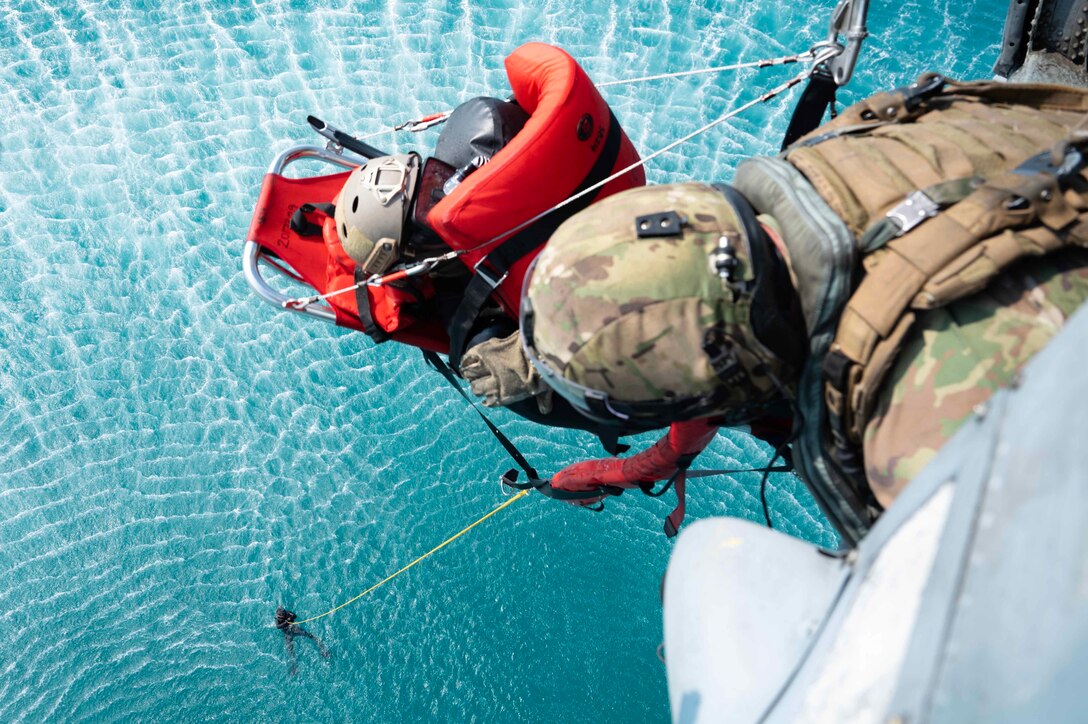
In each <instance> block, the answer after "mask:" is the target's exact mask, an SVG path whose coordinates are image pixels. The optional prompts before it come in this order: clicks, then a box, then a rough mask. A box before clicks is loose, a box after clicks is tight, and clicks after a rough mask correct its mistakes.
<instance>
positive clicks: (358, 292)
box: [355, 266, 433, 354]
mask: <svg viewBox="0 0 1088 724" xmlns="http://www.w3.org/2000/svg"><path fill="white" fill-rule="evenodd" d="M368 276H369V275H367V274H365V273H364V272H363V270H362V269H360V268H359V267H358V266H356V267H355V283H356V284H357V285H358V286H356V287H355V304H356V305H357V306H358V307H359V321H360V322H362V323H363V331H364V332H366V333H367V335H368V336H369V337H370V338H371V339H372V340H374V341H375V342H376V343H377V344H381V343H382V342H385V341H387V340H388V339H389V333H388V332H386V331H385V330H384V329H382V328H381V327H379V326H378V323H377V322H375V321H374V315H373V314H372V313H371V312H370V295H369V294H368V293H367V290H366V280H367V277H368ZM432 354H433V352H432Z"/></svg>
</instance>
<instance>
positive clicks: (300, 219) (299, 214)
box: [291, 204, 336, 236]
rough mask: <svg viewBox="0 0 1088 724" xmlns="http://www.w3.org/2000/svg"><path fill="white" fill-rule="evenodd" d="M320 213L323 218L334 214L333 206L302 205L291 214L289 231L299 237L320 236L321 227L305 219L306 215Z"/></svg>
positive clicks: (334, 207) (334, 208)
mask: <svg viewBox="0 0 1088 724" xmlns="http://www.w3.org/2000/svg"><path fill="white" fill-rule="evenodd" d="M315 211H320V212H321V213H322V214H323V215H324V216H333V215H335V214H336V206H335V205H334V204H303V205H302V206H299V207H298V208H297V209H295V213H293V214H291V231H293V232H295V233H296V234H298V235H299V236H321V225H320V224H315V223H314V222H312V221H310V220H309V219H307V218H306V216H307V214H312V213H314V212H315Z"/></svg>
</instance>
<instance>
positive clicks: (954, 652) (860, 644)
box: [664, 0, 1088, 724]
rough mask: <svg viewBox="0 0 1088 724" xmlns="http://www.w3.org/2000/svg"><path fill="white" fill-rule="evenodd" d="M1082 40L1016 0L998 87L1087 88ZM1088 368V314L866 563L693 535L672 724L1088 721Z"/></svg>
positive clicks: (943, 467)
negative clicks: (1016, 83)
mask: <svg viewBox="0 0 1088 724" xmlns="http://www.w3.org/2000/svg"><path fill="white" fill-rule="evenodd" d="M1078 20H1080V21H1081V22H1078ZM1085 22H1088V2H1086V1H1085V0H1081V1H1080V2H1068V1H1066V0H1055V1H1054V2H1050V0H1041V1H1040V0H1023V1H1021V0H1012V3H1011V6H1010V12H1009V19H1008V21H1007V23H1006V31H1005V39H1006V42H1005V44H1003V46H1002V47H1003V48H1004V49H1006V52H1005V53H1002V56H1001V59H1000V60H999V62H998V66H997V68H996V72H997V74H998V76H999V77H1003V78H1009V79H1014V80H1027V79H1031V80H1033V81H1040V80H1042V81H1048V82H1059V83H1066V84H1069V83H1076V84H1078V85H1088V76H1086V72H1085V62H1086V53H1085V46H1086V43H1088V31H1085V30H1082V29H1083V28H1085ZM1068 28H1074V30H1073V31H1072V34H1069V33H1067V32H1065V31H1066V30H1067V29H1068ZM1067 35H1068V36H1069V37H1071V38H1073V39H1075V41H1076V42H1072V41H1063V40H1062V39H1063V38H1065V37H1066V36H1067ZM1010 39H1011V40H1010ZM1010 42H1011V43H1012V45H1011V46H1010ZM1010 48H1011V50H1010ZM1055 69H1056V70H1055ZM1086 352H1088V307H1083V308H1081V310H1080V311H1078V312H1077V313H1076V314H1075V315H1073V317H1071V318H1070V319H1069V321H1068V323H1067V325H1066V327H1065V328H1064V329H1063V330H1062V332H1061V333H1060V334H1059V335H1057V336H1056V337H1055V339H1054V340H1053V341H1052V342H1051V343H1050V344H1049V345H1048V346H1047V347H1046V348H1045V349H1044V350H1043V351H1042V352H1041V353H1039V354H1038V355H1037V356H1036V357H1035V358H1034V359H1032V360H1031V361H1030V363H1029V364H1028V365H1027V366H1026V367H1025V369H1024V372H1023V374H1022V375H1021V376H1020V379H1019V381H1018V384H1017V385H1016V386H1015V387H1013V388H1010V389H1005V390H1002V391H1000V392H998V393H997V394H996V395H994V396H993V398H991V400H990V402H989V403H988V404H987V405H986V406H985V407H984V408H980V409H979V410H978V411H977V412H976V416H975V419H974V420H973V421H970V422H968V423H967V424H965V425H964V426H963V428H962V429H961V430H960V431H959V433H958V434H957V435H956V436H955V437H954V438H953V439H952V440H951V441H949V443H948V444H947V445H946V446H945V447H944V448H943V449H942V450H941V452H940V454H939V455H938V456H937V457H936V458H935V459H934V461H933V462H932V463H931V464H930V465H929V466H928V467H927V468H926V469H925V471H924V472H923V473H922V474H921V475H920V476H919V477H918V478H916V479H915V480H914V481H913V482H912V483H911V485H910V486H908V488H907V489H906V491H905V492H904V493H903V494H902V495H901V496H900V497H899V498H898V499H897V500H896V502H895V503H894V504H893V505H892V506H891V507H890V508H889V509H888V510H887V511H886V512H885V513H884V515H883V516H882V517H881V518H880V519H879V520H878V521H877V522H876V524H875V525H874V527H873V528H872V530H871V531H870V532H869V533H868V535H866V536H865V537H864V538H863V539H862V540H861V542H860V543H859V545H858V546H857V547H856V548H854V549H851V550H848V551H836V552H829V551H823V550H820V549H818V548H816V547H814V546H812V545H810V544H808V543H805V542H803V541H800V540H797V539H794V538H790V537H789V536H786V535H784V534H782V533H779V532H777V531H772V530H768V529H766V528H763V527H761V526H758V525H756V524H753V523H750V522H747V521H742V520H738V519H733V518H711V519H707V520H702V521H698V522H696V523H695V524H693V525H691V526H690V527H689V528H688V529H687V530H685V531H684V532H683V533H682V534H681V535H680V538H679V540H678V542H677V545H676V549H675V551H674V552H673V555H672V558H671V560H670V562H669V568H668V572H667V575H666V579H665V589H664V606H665V611H664V618H665V622H664V623H665V658H666V661H667V668H668V683H669V699H670V704H671V707H672V716H673V720H674V721H675V722H679V723H683V724H691V723H693V722H719V721H730V722H881V723H890V722H898V723H902V724H906V723H908V722H909V723H910V724H914V723H915V722H983V721H984V722H1083V721H1088V693H1086V690H1085V682H1088V374H1086V373H1085V368H1084V358H1085V353H1086Z"/></svg>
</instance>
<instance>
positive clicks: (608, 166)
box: [449, 111, 622, 368]
mask: <svg viewBox="0 0 1088 724" xmlns="http://www.w3.org/2000/svg"><path fill="white" fill-rule="evenodd" d="M621 140H622V137H621V131H620V124H619V121H617V120H616V116H615V115H614V114H613V113H612V111H609V112H608V135H607V136H606V137H605V141H604V146H603V148H602V149H601V153H600V155H599V156H597V160H596V161H595V162H594V164H593V167H592V168H590V170H589V173H588V174H587V175H586V177H585V178H584V179H583V180H582V183H580V184H579V185H578V188H577V189H575V190H574V191H573V192H572V193H571V194H570V195H571V196H577V195H578V194H579V193H581V192H582V191H584V190H586V189H588V188H589V187H591V186H593V185H594V184H596V183H599V182H600V181H602V180H604V179H606V178H608V175H609V174H610V173H611V172H612V167H613V166H615V165H616V159H617V158H618V157H619V153H620V142H621ZM598 195H599V194H595V195H590V194H587V195H585V196H583V197H581V198H579V199H577V200H576V201H574V202H573V203H571V204H568V205H566V206H564V207H563V208H562V209H556V210H555V211H552V212H551V213H550V214H548V215H547V216H545V217H544V218H542V219H540V220H539V221H537V222H536V223H535V224H533V225H531V226H529V227H528V228H526V229H523V230H522V231H520V232H518V233H517V234H515V235H514V236H512V237H510V238H509V239H507V240H506V241H504V242H503V243H501V244H499V245H498V246H497V247H496V248H495V249H494V250H493V251H491V253H489V254H488V255H487V256H486V257H484V258H483V259H481V260H480V261H479V262H478V263H477V264H476V269H475V273H474V274H473V275H472V279H470V280H469V283H468V286H467V287H466V289H465V296H464V297H463V298H462V299H461V303H460V304H459V305H458V307H457V311H456V312H454V315H453V321H452V322H451V323H450V330H449V331H450V355H449V359H450V365H452V366H453V367H454V368H459V367H460V366H461V357H462V356H463V355H464V353H465V346H466V345H467V344H468V340H469V334H470V332H471V331H472V326H473V325H474V324H476V320H477V318H479V316H480V312H481V311H482V310H483V308H484V305H485V304H486V303H487V300H488V298H489V297H490V296H491V293H492V292H493V291H494V290H495V288H496V287H498V286H499V284H501V283H502V281H503V280H504V279H505V278H506V275H507V273H508V272H509V271H510V267H512V266H513V265H514V264H515V263H517V261H518V260H519V259H521V258H523V257H525V256H526V255H528V254H529V253H531V252H532V251H533V250H534V249H536V248H538V247H540V246H542V245H543V244H544V242H546V241H547V240H548V239H549V238H550V237H551V235H552V234H553V233H554V232H555V230H556V229H557V228H559V225H560V224H561V223H562V222H563V221H564V220H566V219H567V218H568V217H569V216H571V215H572V214H575V213H577V212H579V211H581V210H583V209H585V208H587V207H588V206H589V205H590V204H591V203H592V202H593V200H594V199H595V198H596V196H598ZM559 212H562V213H559Z"/></svg>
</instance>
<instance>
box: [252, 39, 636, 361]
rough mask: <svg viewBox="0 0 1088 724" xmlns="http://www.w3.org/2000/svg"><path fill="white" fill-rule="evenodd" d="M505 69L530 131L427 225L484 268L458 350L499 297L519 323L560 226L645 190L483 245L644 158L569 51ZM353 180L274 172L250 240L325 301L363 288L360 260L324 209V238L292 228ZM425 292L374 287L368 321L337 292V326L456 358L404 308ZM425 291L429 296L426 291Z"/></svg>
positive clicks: (529, 56)
mask: <svg viewBox="0 0 1088 724" xmlns="http://www.w3.org/2000/svg"><path fill="white" fill-rule="evenodd" d="M506 70H507V75H508V76H509V78H510V85H511V87H512V88H513V91H514V96H515V98H516V99H517V102H518V103H519V104H520V105H521V106H522V107H523V108H524V109H525V110H526V111H527V112H528V113H529V114H530V117H529V120H528V122H527V123H526V125H525V127H524V128H523V129H522V130H521V131H519V132H518V133H517V135H516V136H515V137H514V138H513V139H512V140H511V142H510V143H509V144H508V145H507V146H506V147H504V148H503V149H501V150H500V151H499V152H498V153H496V154H495V156H494V157H493V158H492V159H491V161H490V162H489V163H487V164H486V165H485V166H484V167H483V168H481V169H480V170H478V171H476V172H475V173H473V174H472V175H470V176H469V177H468V178H467V179H466V180H465V181H464V182H462V183H461V184H460V185H459V186H458V187H457V188H456V189H455V190H454V191H453V193H451V194H450V195H449V196H448V197H446V198H444V199H442V200H441V201H440V202H439V203H438V204H436V205H435V207H434V208H433V209H431V211H430V213H429V215H428V217H427V222H428V225H430V226H431V227H432V228H433V229H434V231H435V232H436V233H437V234H438V235H439V236H440V237H441V238H442V240H443V241H444V242H446V244H448V245H449V246H450V248H451V249H455V250H466V253H465V254H464V256H463V257H462V261H464V263H465V264H467V265H468V266H469V267H470V268H473V269H474V270H476V271H479V270H483V271H484V274H483V275H474V276H473V277H472V278H471V280H470V283H469V287H468V289H467V290H466V295H465V296H466V298H465V302H463V303H462V305H461V309H459V310H458V316H457V318H456V319H455V323H454V327H455V329H454V330H453V335H454V343H455V344H456V345H461V346H463V345H464V343H465V342H466V341H467V339H465V336H466V335H467V333H468V331H469V330H470V329H471V327H472V324H473V323H474V322H475V321H476V315H477V314H478V312H479V309H480V308H481V307H482V306H483V305H484V304H485V303H486V302H487V300H488V299H489V298H491V295H492V293H494V295H495V298H496V299H497V300H498V302H499V303H500V304H501V306H502V308H503V310H504V311H505V312H506V313H507V314H508V315H509V316H510V317H512V318H514V319H516V318H517V315H518V305H519V301H520V295H521V286H522V281H523V278H524V275H525V269H526V267H528V265H529V263H530V262H531V261H532V259H533V257H534V256H535V255H536V253H537V252H538V251H539V249H540V248H541V247H542V246H543V245H544V243H545V242H546V241H547V240H548V238H549V237H550V236H551V233H552V231H554V229H555V228H556V227H557V226H558V225H559V223H561V222H562V221H563V220H564V219H566V218H568V217H569V216H570V215H572V214H574V213H575V212H577V211H579V210H580V209H582V208H585V206H588V204H589V203H590V202H591V201H593V200H596V199H599V198H602V197H604V196H607V195H609V194H612V193H616V192H617V191H622V190H624V189H627V188H631V187H633V186H639V185H642V184H644V183H645V174H644V172H643V170H642V168H641V167H639V168H637V169H634V170H632V171H630V172H628V173H626V174H624V175H623V176H621V177H620V178H617V179H615V180H613V181H611V182H609V183H608V184H606V185H605V186H604V187H603V188H600V189H598V190H596V191H595V192H592V193H589V194H586V196H585V198H582V199H579V200H578V201H577V202H574V203H571V204H569V205H568V206H566V207H564V208H563V209H561V210H559V211H557V212H555V213H552V214H549V215H547V216H545V217H544V218H542V219H541V220H539V221H538V222H536V223H534V224H532V225H530V226H529V227H528V228H527V229H525V230H524V231H522V232H520V233H517V234H514V235H513V236H511V237H510V238H500V239H498V240H496V243H494V244H491V245H488V246H486V247H484V248H477V247H480V246H481V245H482V244H485V243H486V242H489V241H492V240H493V239H495V237H499V236H500V235H502V234H504V232H509V231H510V230H511V229H513V228H514V227H516V226H518V225H519V224H522V223H524V222H526V221H528V220H530V219H532V218H533V217H535V216H537V215H539V214H541V213H543V212H545V211H547V210H548V209H550V208H551V207H552V206H554V205H556V204H558V203H560V202H562V201H564V200H566V199H567V198H569V197H570V196H572V195H573V194H575V193H577V192H578V191H579V190H581V189H584V188H587V187H589V186H591V185H592V184H594V183H597V182H598V181H601V180H603V179H605V178H607V177H608V176H610V175H611V174H612V173H614V172H616V171H619V170H622V169H623V168H626V167H627V166H630V165H631V164H633V163H636V162H637V161H638V159H639V156H638V153H637V152H636V151H635V149H634V146H633V145H632V144H631V142H630V140H629V139H628V138H627V136H626V135H625V134H624V133H623V131H622V129H621V128H620V126H619V124H618V123H617V122H616V120H615V117H614V116H613V115H612V113H611V111H610V110H609V108H608V105H607V104H606V103H605V101H604V99H603V98H601V95H600V93H598V92H597V89H596V88H595V87H594V86H593V83H592V81H591V80H590V79H589V77H588V76H587V75H586V73H585V71H584V70H582V68H581V67H580V66H579V65H578V63H577V62H575V61H574V59H573V58H571V56H570V55H568V54H567V53H566V52H564V51H563V50H561V49H559V48H556V47H553V46H550V45H544V44H542V43H529V44H527V45H524V46H522V47H520V48H518V49H517V50H516V51H514V52H513V53H512V54H511V55H510V57H508V58H507V59H506ZM346 178H347V174H346V173H338V174H333V175H329V176H320V177H315V178H308V179H289V178H286V177H284V176H281V175H278V174H269V175H267V176H266V177H265V179H264V185H263V187H262V189H261V195H260V200H259V201H258V204H257V209H256V211H255V212H254V215H253V221H252V224H251V226H250V230H249V236H248V237H247V238H248V239H250V240H253V241H255V242H257V243H258V244H259V245H260V246H261V247H263V249H264V250H266V251H267V252H271V254H272V255H274V256H276V257H278V258H279V259H280V260H282V261H283V262H284V263H285V264H286V265H287V266H288V267H290V268H291V269H293V270H294V271H295V272H296V273H297V274H298V277H299V278H300V279H301V280H302V281H303V282H305V283H306V284H308V285H309V286H311V287H313V288H314V289H315V290H316V291H317V292H318V293H320V294H324V293H327V292H330V291H335V290H338V289H344V288H347V287H350V286H352V285H353V284H355V281H356V279H355V266H356V265H355V262H354V261H353V260H352V259H351V258H350V257H349V256H348V255H347V254H346V253H345V252H344V250H343V247H341V245H340V240H339V238H338V236H337V234H336V229H335V224H334V223H333V222H332V220H331V219H327V218H325V216H324V214H322V212H321V211H320V210H314V211H307V213H306V214H305V216H306V219H307V221H309V222H310V223H311V224H312V225H314V228H316V229H320V232H321V233H318V234H310V235H306V234H300V233H298V231H296V230H295V229H293V228H292V227H291V224H290V220H291V216H292V215H293V214H295V212H296V211H297V210H298V209H300V208H302V207H303V206H304V205H305V204H316V203H319V202H330V201H334V200H335V198H336V196H337V194H338V193H339V191H340V189H341V187H342V186H343V184H344V181H345V180H346ZM507 236H509V234H507ZM481 276H482V278H480V277H481ZM417 279H418V278H417ZM424 285H426V282H424ZM419 291H420V290H419V289H415V290H414V292H411V293H410V292H409V291H407V290H406V289H405V288H401V289H398V288H397V287H395V286H388V285H383V286H371V287H366V289H365V293H366V298H367V299H368V302H369V304H368V305H367V306H368V307H369V309H366V310H364V312H366V313H365V314H363V315H362V317H361V316H360V314H359V311H360V310H359V303H358V298H357V297H356V295H355V294H352V293H347V294H340V295H337V296H335V297H330V298H329V299H328V300H327V302H328V303H329V304H330V306H331V307H332V308H333V310H334V312H335V314H336V323H337V324H338V325H340V326H343V327H350V328H352V329H358V330H363V331H366V332H368V333H369V334H371V336H372V337H374V338H375V339H377V340H378V341H384V340H385V339H393V340H396V341H398V342H403V343H405V344H410V345H412V346H415V347H420V348H422V349H426V350H431V351H435V352H442V353H449V352H451V349H450V336H449V335H448V334H447V332H446V330H445V329H443V327H442V325H441V324H440V323H439V322H438V320H435V319H416V318H413V317H412V316H411V314H410V313H409V312H408V311H407V309H406V306H407V305H409V304H411V303H412V302H415V301H418V297H417V294H418V293H419ZM422 291H423V293H424V295H426V292H427V289H426V288H424V289H423V290H422ZM459 327H460V328H461V329H460V331H459ZM462 351H463V349H454V350H452V352H453V354H451V362H454V364H456V363H457V361H459V359H460V353H461V352H462Z"/></svg>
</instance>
